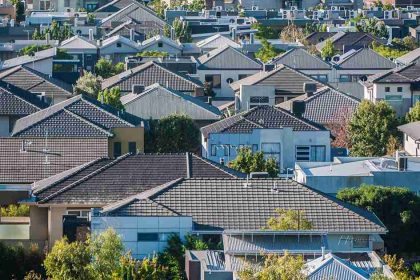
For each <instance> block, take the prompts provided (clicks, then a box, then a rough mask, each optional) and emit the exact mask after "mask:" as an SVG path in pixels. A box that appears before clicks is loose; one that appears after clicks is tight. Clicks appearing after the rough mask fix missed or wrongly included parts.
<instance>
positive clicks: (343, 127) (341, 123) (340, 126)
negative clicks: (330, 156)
mask: <svg viewBox="0 0 420 280" xmlns="http://www.w3.org/2000/svg"><path fill="white" fill-rule="evenodd" d="M351 115H352V111H351V110H350V108H341V109H340V110H338V111H337V113H336V116H335V118H336V122H335V123H333V124H331V125H330V126H329V128H330V129H331V133H332V135H333V136H334V137H335V138H334V140H333V141H332V142H331V145H332V146H333V147H337V148H347V149H349V148H350V147H351V144H350V138H349V122H350V119H351Z"/></svg>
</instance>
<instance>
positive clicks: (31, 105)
mask: <svg viewBox="0 0 420 280" xmlns="http://www.w3.org/2000/svg"><path fill="white" fill-rule="evenodd" d="M46 106H47V104H44V103H43V102H41V101H40V100H39V99H38V98H37V97H35V96H32V94H31V93H29V92H28V93H26V94H25V93H23V94H18V93H17V90H13V89H11V88H10V86H9V89H7V86H5V87H3V84H2V83H0V115H18V116H25V115H30V114H32V113H35V112H37V111H39V110H40V109H41V108H45V107H46Z"/></svg>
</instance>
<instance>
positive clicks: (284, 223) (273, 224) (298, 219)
mask: <svg viewBox="0 0 420 280" xmlns="http://www.w3.org/2000/svg"><path fill="white" fill-rule="evenodd" d="M276 214H277V217H271V218H269V219H268V220H267V227H266V228H265V229H270V230H309V229H312V223H311V222H310V221H309V220H308V219H306V218H305V212H303V211H300V210H293V209H279V208H278V209H276Z"/></svg>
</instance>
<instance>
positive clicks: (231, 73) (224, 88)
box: [197, 69, 260, 98]
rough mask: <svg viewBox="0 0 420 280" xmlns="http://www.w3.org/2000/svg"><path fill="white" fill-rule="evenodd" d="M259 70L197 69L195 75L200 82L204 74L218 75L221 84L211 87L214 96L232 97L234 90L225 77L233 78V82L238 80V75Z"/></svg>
mask: <svg viewBox="0 0 420 280" xmlns="http://www.w3.org/2000/svg"><path fill="white" fill-rule="evenodd" d="M258 72H260V70H240V69H237V70H200V69H197V75H198V77H199V80H200V81H201V82H203V83H204V82H205V81H206V79H205V77H206V75H220V81H221V86H220V88H213V91H214V92H215V93H216V97H232V98H233V97H234V96H235V94H234V91H233V90H232V88H231V87H230V85H229V83H228V82H227V81H226V80H227V79H229V78H231V79H233V82H236V81H238V80H239V75H253V74H255V73H258Z"/></svg>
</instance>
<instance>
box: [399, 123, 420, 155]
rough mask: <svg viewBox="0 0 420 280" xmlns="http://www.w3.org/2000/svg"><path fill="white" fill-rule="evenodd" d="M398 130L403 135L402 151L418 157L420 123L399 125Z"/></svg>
mask: <svg viewBox="0 0 420 280" xmlns="http://www.w3.org/2000/svg"><path fill="white" fill-rule="evenodd" d="M398 130H399V131H401V132H402V133H404V151H405V152H406V153H408V154H409V155H410V156H415V157H419V156H420V122H411V123H407V124H404V125H400V126H399V127H398Z"/></svg>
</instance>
